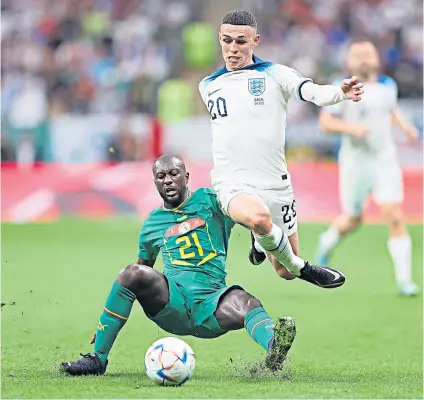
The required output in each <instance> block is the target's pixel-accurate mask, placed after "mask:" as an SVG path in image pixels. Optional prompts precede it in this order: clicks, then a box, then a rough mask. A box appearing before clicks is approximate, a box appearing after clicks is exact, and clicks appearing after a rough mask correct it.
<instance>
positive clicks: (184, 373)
mask: <svg viewBox="0 0 424 400" xmlns="http://www.w3.org/2000/svg"><path fill="white" fill-rule="evenodd" d="M195 365H196V360H195V358H194V352H193V350H192V348H191V347H190V346H189V345H188V344H187V343H186V342H184V340H181V339H178V338H174V337H166V338H163V339H159V340H157V341H156V342H154V343H153V344H152V345H151V346H150V347H149V348H148V350H147V352H146V356H145V357H144V368H145V370H146V374H147V376H148V377H149V378H150V379H151V380H152V381H153V382H154V383H156V384H157V385H160V386H181V385H183V384H184V383H186V382H187V381H188V380H189V379H190V378H191V376H192V375H193V371H194V367H195Z"/></svg>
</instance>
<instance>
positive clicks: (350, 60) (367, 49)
mask: <svg viewBox="0 0 424 400" xmlns="http://www.w3.org/2000/svg"><path fill="white" fill-rule="evenodd" d="M379 67H380V59H379V57H378V53H377V50H376V48H375V46H374V45H373V44H372V43H370V42H362V43H354V44H352V46H351V47H350V49H349V54H348V57H347V68H348V70H349V72H350V73H351V74H352V75H358V76H359V77H360V78H362V79H368V78H369V77H370V75H372V74H374V73H376V72H377V71H378V69H379Z"/></svg>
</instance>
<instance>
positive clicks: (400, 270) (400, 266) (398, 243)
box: [387, 236, 412, 285]
mask: <svg viewBox="0 0 424 400" xmlns="http://www.w3.org/2000/svg"><path fill="white" fill-rule="evenodd" d="M387 245H388V249H389V253H390V255H391V256H392V260H393V265H394V268H395V277H396V282H397V284H398V285H404V284H407V283H410V282H411V281H412V278H411V249H412V245H411V238H410V237H409V236H401V237H393V238H390V239H389V242H388V244H387Z"/></svg>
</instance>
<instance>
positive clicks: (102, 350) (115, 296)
mask: <svg viewBox="0 0 424 400" xmlns="http://www.w3.org/2000/svg"><path fill="white" fill-rule="evenodd" d="M134 300H135V294H134V293H133V292H131V290H129V289H127V288H124V287H123V286H121V285H120V284H119V283H118V282H116V281H115V282H114V283H113V285H112V289H111V291H110V293H109V296H108V298H107V300H106V304H105V308H104V311H103V314H102V315H101V316H100V320H99V323H98V325H97V332H96V341H95V343H94V352H95V353H96V354H97V355H98V356H99V358H100V360H101V361H102V363H103V364H104V363H105V362H106V360H107V357H108V354H109V351H110V349H111V348H112V346H113V343H114V342H115V339H116V336H117V335H118V333H119V331H120V330H121V328H122V327H123V326H124V325H125V322H127V319H128V317H129V316H130V313H131V308H132V305H133V303H134Z"/></svg>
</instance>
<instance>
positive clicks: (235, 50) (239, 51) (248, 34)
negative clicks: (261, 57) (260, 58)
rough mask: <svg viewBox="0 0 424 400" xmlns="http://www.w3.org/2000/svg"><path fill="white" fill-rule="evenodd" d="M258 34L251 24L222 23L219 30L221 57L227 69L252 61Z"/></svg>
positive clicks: (237, 67)
mask: <svg viewBox="0 0 424 400" xmlns="http://www.w3.org/2000/svg"><path fill="white" fill-rule="evenodd" d="M259 39H260V36H259V35H258V34H257V33H256V30H255V29H254V28H252V27H251V26H245V25H229V24H222V25H221V29H220V31H219V43H220V44H221V50H222V57H223V58H224V61H225V66H226V67H227V69H228V70H229V71H234V70H236V69H240V68H243V67H245V66H246V65H249V64H251V63H252V62H253V49H254V48H255V47H256V46H257V45H258V43H259Z"/></svg>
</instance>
